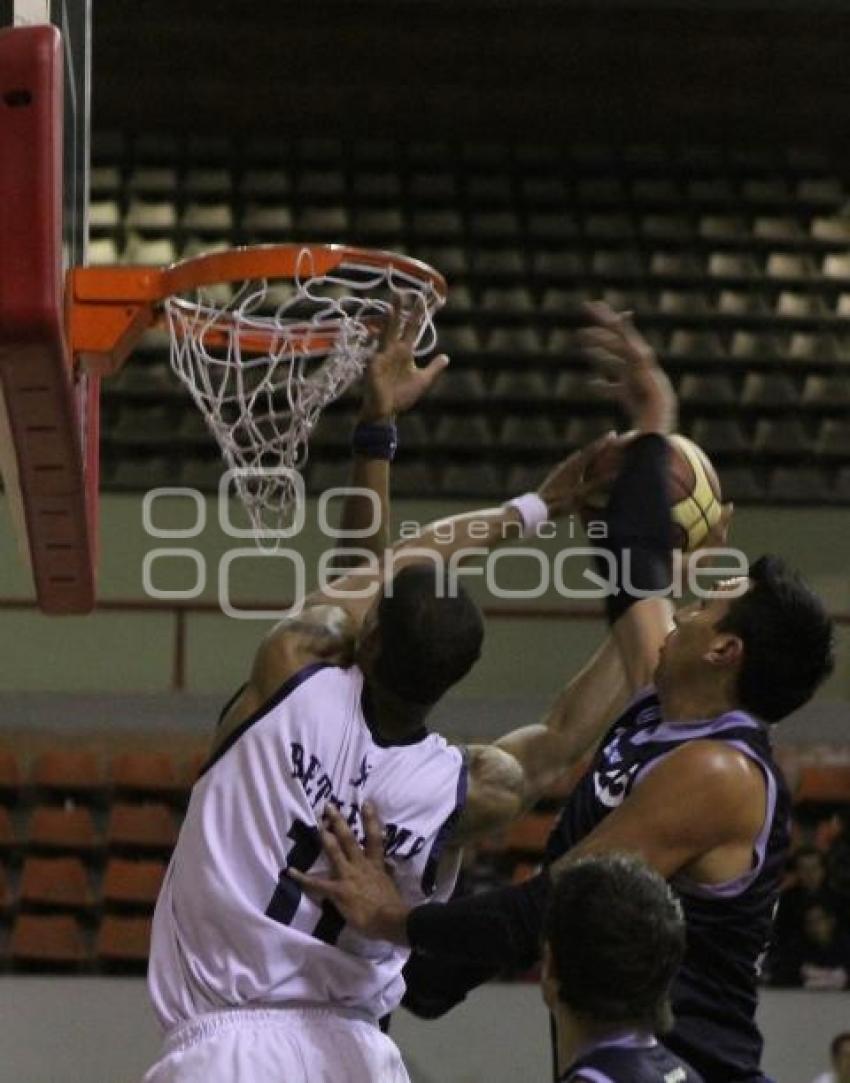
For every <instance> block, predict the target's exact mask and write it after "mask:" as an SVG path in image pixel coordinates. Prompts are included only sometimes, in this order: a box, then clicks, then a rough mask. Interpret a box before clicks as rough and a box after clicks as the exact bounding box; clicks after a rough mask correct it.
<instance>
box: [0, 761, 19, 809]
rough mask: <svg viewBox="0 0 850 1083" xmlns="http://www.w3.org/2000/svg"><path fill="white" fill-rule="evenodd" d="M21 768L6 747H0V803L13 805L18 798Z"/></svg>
mask: <svg viewBox="0 0 850 1083" xmlns="http://www.w3.org/2000/svg"><path fill="white" fill-rule="evenodd" d="M20 791H21V769H20V767H19V765H18V758H17V756H16V755H15V754H14V752H12V751H11V750H10V749H8V748H0V803H2V804H4V805H14V804H15V803H16V802H17V801H18V800H19V799H20V795H21V793H20Z"/></svg>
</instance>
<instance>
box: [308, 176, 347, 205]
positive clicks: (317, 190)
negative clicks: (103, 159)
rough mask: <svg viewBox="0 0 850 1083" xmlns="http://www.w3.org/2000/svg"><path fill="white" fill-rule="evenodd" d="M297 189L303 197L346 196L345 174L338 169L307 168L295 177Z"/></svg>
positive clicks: (312, 198) (334, 197) (337, 197)
mask: <svg viewBox="0 0 850 1083" xmlns="http://www.w3.org/2000/svg"><path fill="white" fill-rule="evenodd" d="M295 190H296V191H297V192H298V194H299V195H300V197H301V199H302V200H303V199H306V200H310V201H312V200H318V199H329V198H333V199H336V200H339V201H340V202H341V201H342V200H343V199H344V198H345V194H346V182H345V175H344V174H343V173H340V172H339V171H337V170H336V169H305V170H304V171H303V172H302V173H298V174H297V176H296V179H295Z"/></svg>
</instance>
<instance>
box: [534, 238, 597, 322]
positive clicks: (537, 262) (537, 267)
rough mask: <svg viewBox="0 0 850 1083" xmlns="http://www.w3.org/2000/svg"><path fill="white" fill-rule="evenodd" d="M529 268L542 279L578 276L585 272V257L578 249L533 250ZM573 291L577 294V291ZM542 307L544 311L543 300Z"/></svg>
mask: <svg viewBox="0 0 850 1083" xmlns="http://www.w3.org/2000/svg"><path fill="white" fill-rule="evenodd" d="M531 269H532V271H533V273H534V274H535V275H538V276H539V277H540V278H543V279H546V278H578V277H580V276H582V275H584V274H585V272H586V269H587V259H586V256H585V254H584V252H582V251H580V250H579V249H570V248H562V249H558V250H557V251H555V252H546V251H544V252H535V253H534V255H533V256H532V258H531ZM547 292H548V291H547ZM573 292H574V293H575V294H576V295H578V292H579V291H578V290H575V291H573ZM543 307H544V311H545V310H546V305H545V302H544V306H543Z"/></svg>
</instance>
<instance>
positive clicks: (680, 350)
mask: <svg viewBox="0 0 850 1083" xmlns="http://www.w3.org/2000/svg"><path fill="white" fill-rule="evenodd" d="M669 353H670V356H671V357H677V358H684V357H706V358H712V357H725V355H726V351H725V349H724V347H723V340H722V339H721V337H720V335H718V334H717V333H716V332H714V331H691V330H688V329H686V328H677V330H675V331H674V332H673V334H672V335H671V336H670V346H669Z"/></svg>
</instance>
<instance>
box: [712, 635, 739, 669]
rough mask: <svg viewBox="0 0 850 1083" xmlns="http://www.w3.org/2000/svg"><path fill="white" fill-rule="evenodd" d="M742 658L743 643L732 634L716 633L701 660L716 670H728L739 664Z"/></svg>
mask: <svg viewBox="0 0 850 1083" xmlns="http://www.w3.org/2000/svg"><path fill="white" fill-rule="evenodd" d="M743 657H744V641H743V640H742V639H741V637H740V636H737V635H735V633H734V632H717V633H716V634H715V635H714V636H713V637H712V639H711V643H710V644H709V647H708V650H707V651H706V652H705V654H704V655H703V658H704V659H705V661H706V662H708V664H709V665H711V666H716V667H717V668H718V669H730V668H731V667H732V666H737V665H739V664H740V663H741V661H742V660H743Z"/></svg>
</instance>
